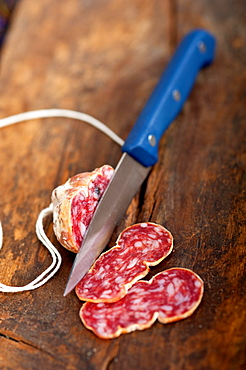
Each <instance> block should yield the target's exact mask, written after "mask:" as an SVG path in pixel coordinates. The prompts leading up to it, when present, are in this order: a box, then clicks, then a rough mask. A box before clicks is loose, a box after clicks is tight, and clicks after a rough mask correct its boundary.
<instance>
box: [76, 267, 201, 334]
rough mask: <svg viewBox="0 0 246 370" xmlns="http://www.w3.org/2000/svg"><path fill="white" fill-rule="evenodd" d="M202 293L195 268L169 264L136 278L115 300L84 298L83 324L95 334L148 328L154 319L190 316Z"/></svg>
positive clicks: (81, 311)
mask: <svg viewBox="0 0 246 370" xmlns="http://www.w3.org/2000/svg"><path fill="white" fill-rule="evenodd" d="M202 295H203V281H202V280H201V279H200V277H199V276H198V275H196V274H195V273H194V272H192V271H190V270H188V269H184V268H172V269H169V270H166V271H164V272H161V273H159V274H157V275H156V276H154V277H153V278H152V279H151V280H150V281H138V282H136V283H135V284H134V285H133V286H132V288H131V289H130V290H129V291H128V293H127V294H126V295H125V296H124V297H123V298H122V299H121V300H119V301H118V302H114V303H102V302H101V303H91V302H86V303H85V304H84V305H83V306H82V308H81V310H80V318H81V320H82V322H83V323H84V325H85V326H86V327H87V328H88V329H90V330H92V331H93V332H94V333H95V334H96V335H97V336H98V337H100V338H104V339H109V338H116V337H118V336H119V335H120V334H122V333H129V332H131V331H134V330H143V329H146V328H149V327H150V326H151V325H152V324H153V323H154V321H155V320H156V319H158V320H159V322H161V323H163V324H166V323H170V322H174V321H178V320H181V319H184V318H186V317H188V316H190V315H191V314H192V313H193V312H194V310H195V309H196V308H197V306H198V305H199V303H200V301H201V299H202Z"/></svg>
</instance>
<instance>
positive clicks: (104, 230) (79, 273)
mask: <svg viewBox="0 0 246 370" xmlns="http://www.w3.org/2000/svg"><path fill="white" fill-rule="evenodd" d="M149 170H150V168H147V167H144V166H142V165H141V164H140V163H138V162H137V161H135V160H134V159H133V158H132V157H130V156H129V155H128V154H127V153H124V154H123V155H122V157H121V159H120V161H119V163H118V166H117V167H116V169H115V174H114V176H113V178H112V179H111V181H110V183H109V185H108V187H107V189H106V191H105V193H104V194H103V196H102V199H101V201H100V202H99V204H98V207H97V212H95V214H94V216H93V218H92V220H91V224H90V225H91V227H89V228H88V231H87V233H86V235H85V238H84V241H83V247H82V249H81V252H79V253H78V254H77V256H76V259H75V263H74V266H73V269H72V271H71V277H70V279H69V280H68V284H67V286H66V290H65V293H64V294H65V295H66V294H68V293H69V292H70V291H71V290H72V289H73V288H74V287H75V286H76V285H77V283H78V282H79V281H80V280H81V279H82V277H83V276H84V275H85V274H86V273H87V271H88V270H89V268H90V267H91V265H92V264H93V262H94V261H95V259H96V258H97V257H98V256H99V254H100V253H101V252H102V250H103V249H104V248H105V246H106V245H107V242H108V241H109V239H110V237H111V235H112V233H113V231H114V228H115V226H116V225H117V223H118V222H119V221H120V220H121V219H122V217H123V216H124V213H125V211H126V209H127V207H128V206H129V204H130V202H131V200H132V198H133V197H134V195H135V194H136V193H137V191H138V190H139V187H140V186H141V184H142V182H143V181H144V180H145V178H146V177H147V175H148V173H149Z"/></svg>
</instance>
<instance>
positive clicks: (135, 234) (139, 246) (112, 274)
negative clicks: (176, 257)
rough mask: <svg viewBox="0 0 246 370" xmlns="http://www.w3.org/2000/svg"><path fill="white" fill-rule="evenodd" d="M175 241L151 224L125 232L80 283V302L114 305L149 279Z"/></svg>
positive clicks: (164, 231)
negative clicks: (149, 274) (144, 279)
mask: <svg viewBox="0 0 246 370" xmlns="http://www.w3.org/2000/svg"><path fill="white" fill-rule="evenodd" d="M172 247H173V237H172V235H171V233H170V232H169V231H168V230H166V229H165V228H164V227H163V226H161V225H157V224H154V223H150V222H148V223H147V222H145V223H140V224H135V225H133V226H130V227H128V228H127V229H125V230H124V231H123V232H122V233H121V234H120V235H119V238H118V240H117V244H116V246H115V247H113V248H111V249H110V250H109V251H107V252H105V253H103V254H102V255H101V256H100V257H99V258H98V260H97V261H96V262H95V263H94V265H93V266H92V268H91V269H90V270H89V272H88V273H87V274H86V275H85V276H84V278H83V279H82V280H81V281H80V282H79V284H78V285H77V287H76V293H77V295H78V297H79V299H81V300H84V301H90V302H115V301H118V300H119V299H120V298H122V297H123V296H124V295H125V294H126V293H127V291H128V290H129V289H130V287H131V286H132V285H133V284H134V283H135V282H136V281H137V280H139V279H141V278H142V277H144V276H146V275H147V273H148V272H149V266H154V265H157V264H158V263H159V262H160V261H162V260H163V259H164V258H165V257H166V256H168V255H169V253H170V252H171V251H172Z"/></svg>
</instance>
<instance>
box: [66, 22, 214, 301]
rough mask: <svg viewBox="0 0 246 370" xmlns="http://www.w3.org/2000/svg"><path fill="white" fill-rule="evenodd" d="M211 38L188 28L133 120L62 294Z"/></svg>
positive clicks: (126, 193)
mask: <svg viewBox="0 0 246 370" xmlns="http://www.w3.org/2000/svg"><path fill="white" fill-rule="evenodd" d="M215 44H216V42H215V38H214V36H213V35H211V34H210V33H209V32H207V31H206V30H201V29H198V30H193V31H191V32H190V33H188V34H187V35H186V36H185V37H184V39H183V40H182V41H181V43H180V45H179V46H178V48H177V49H176V51H175V53H174V55H173V57H172V59H171V61H170V62H169V64H168V66H167V68H166V69H165V71H164V73H163V74H162V76H161V78H160V81H159V82H158V84H157V86H156V88H155V89H154V91H153V93H152V95H151V96H150V98H149V100H148V102H147V104H146V105H145V107H144V109H143V110H142V112H141V114H140V116H139V118H138V119H137V121H136V123H135V125H134V126H133V128H132V130H131V132H130V134H129V136H128V137H127V139H126V141H125V143H124V145H123V147H122V152H123V155H122V157H121V159H120V161H119V163H118V165H117V167H116V169H115V173H114V176H113V178H112V179H111V181H110V183H109V185H108V187H107V189H106V191H105V192H104V194H103V196H102V198H101V200H100V201H99V204H98V206H97V208H96V211H95V213H94V215H93V218H92V220H91V222H90V225H89V227H88V229H87V232H86V235H85V238H84V240H83V243H82V246H81V248H80V250H79V252H78V254H77V256H76V258H75V261H74V264H73V267H72V270H71V273H70V276H69V279H68V282H67V286H66V289H65V292H64V295H67V294H68V293H69V292H70V291H71V290H72V289H73V288H74V287H75V286H76V285H77V284H78V283H79V281H80V280H81V279H82V278H83V276H84V275H85V274H86V273H87V272H88V270H89V269H90V267H91V265H92V264H93V262H94V261H95V260H96V258H97V257H98V256H99V254H100V253H101V252H102V250H103V249H104V248H105V246H106V245H107V243H108V241H109V239H110V237H111V235H112V233H113V230H114V228H115V226H116V225H117V224H118V223H119V222H120V220H121V219H122V217H123V215H124V213H125V211H126V209H127V208H128V206H129V204H130V202H131V200H132V198H133V197H134V196H135V194H136V193H137V191H138V189H139V188H140V186H141V184H142V183H143V181H144V180H145V179H146V177H147V175H148V173H149V171H150V169H151V167H152V166H153V165H154V164H155V163H156V162H157V161H158V144H159V141H160V138H161V137H162V135H163V133H164V132H165V130H166V129H167V128H168V126H169V125H170V123H171V122H172V121H173V120H174V119H175V117H176V116H177V114H178V113H179V111H180V110H181V108H182V106H183V104H184V102H185V100H186V99H187V97H188V95H189V93H190V91H191V88H192V86H193V85H194V83H195V80H196V77H197V74H198V72H199V71H200V69H201V68H203V67H205V66H206V65H209V64H210V63H211V62H212V61H213V59H214V55H215Z"/></svg>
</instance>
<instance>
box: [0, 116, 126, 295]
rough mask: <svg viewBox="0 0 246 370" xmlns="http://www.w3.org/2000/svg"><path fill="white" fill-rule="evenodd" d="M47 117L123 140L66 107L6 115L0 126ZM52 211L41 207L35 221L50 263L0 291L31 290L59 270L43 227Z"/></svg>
mask: <svg viewBox="0 0 246 370" xmlns="http://www.w3.org/2000/svg"><path fill="white" fill-rule="evenodd" d="M48 117H66V118H73V119H77V120H80V121H83V122H87V123H89V124H90V125H92V126H94V127H96V128H97V129H98V130H100V131H102V132H103V133H104V134H105V135H107V136H109V137H110V138H111V139H112V140H113V141H115V142H116V143H117V144H119V145H120V146H122V145H123V144H124V141H123V140H122V139H121V138H120V137H119V136H118V135H116V134H115V133H114V132H113V131H112V130H111V129H109V128H108V127H107V126H106V125H104V124H103V123H102V122H100V121H98V120H97V119H96V118H94V117H92V116H90V115H88V114H85V113H80V112H76V111H72V110H68V109H40V110H36V111H30V112H25V113H20V114H16V115H14V116H10V117H6V118H2V119H0V128H2V127H6V126H9V125H12V124H14V123H18V122H23V121H28V120H32V119H37V118H48ZM52 213H53V206H52V204H50V206H49V207H47V208H45V209H43V210H42V211H41V212H40V214H39V216H38V219H37V222H36V234H37V237H38V239H39V240H40V241H41V242H42V243H43V245H44V246H45V247H46V248H47V249H48V251H49V252H50V254H51V257H52V263H51V265H50V266H49V267H48V268H47V269H46V270H45V271H44V272H42V273H41V274H40V275H39V276H38V277H37V278H36V279H34V280H33V281H31V282H30V283H29V284H27V285H25V286H22V287H17V286H9V285H5V284H1V283H0V292H5V293H16V292H23V291H27V290H33V289H36V288H39V287H40V286H42V285H43V284H45V283H46V282H47V281H48V280H49V279H50V278H51V277H53V276H54V274H55V273H56V272H57V271H58V270H59V268H60V266H61V262H62V259H61V255H60V253H59V252H58V250H57V249H56V248H55V246H54V245H53V244H52V243H51V242H50V240H49V238H48V237H47V235H46V234H45V231H44V228H43V220H44V218H45V217H47V216H48V215H50V214H52ZM2 244H3V229H2V224H1V222H0V249H1V248H2Z"/></svg>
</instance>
